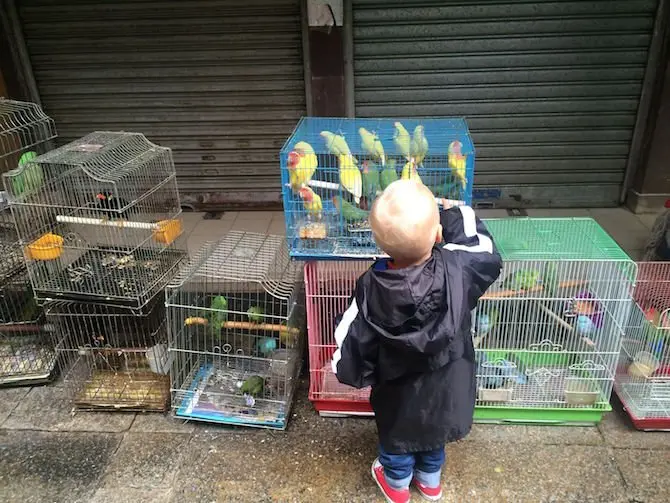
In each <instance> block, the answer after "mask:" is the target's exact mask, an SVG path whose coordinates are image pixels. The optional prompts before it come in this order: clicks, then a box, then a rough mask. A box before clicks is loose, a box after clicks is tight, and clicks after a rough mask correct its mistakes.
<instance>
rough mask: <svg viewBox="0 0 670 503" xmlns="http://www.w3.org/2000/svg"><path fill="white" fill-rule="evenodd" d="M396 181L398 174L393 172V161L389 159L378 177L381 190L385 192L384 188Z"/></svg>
mask: <svg viewBox="0 0 670 503" xmlns="http://www.w3.org/2000/svg"><path fill="white" fill-rule="evenodd" d="M397 179H398V172H397V171H396V170H395V159H389V160H388V161H387V162H386V166H385V167H384V169H383V170H382V172H381V175H380V176H379V181H380V182H381V185H382V190H386V187H388V186H389V185H391V184H392V183H393V182H395V181H396V180H397Z"/></svg>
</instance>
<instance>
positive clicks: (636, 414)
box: [614, 262, 670, 430]
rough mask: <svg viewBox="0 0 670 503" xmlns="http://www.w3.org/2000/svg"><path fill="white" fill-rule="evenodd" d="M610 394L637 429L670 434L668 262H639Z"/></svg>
mask: <svg viewBox="0 0 670 503" xmlns="http://www.w3.org/2000/svg"><path fill="white" fill-rule="evenodd" d="M633 299H634V301H635V305H634V306H633V309H632V310H631V314H630V320H629V321H628V323H627V324H626V327H625V335H624V338H623V342H622V344H621V357H620V359H619V365H618V367H617V373H616V380H615V384H614V386H615V390H616V393H617V395H618V396H619V399H620V400H621V402H622V403H623V405H624V408H625V409H626V411H627V412H628V415H629V416H630V418H631V420H632V422H633V424H634V425H635V427H636V428H638V429H641V430H670V263H668V262H641V263H639V264H638V275H637V283H636V285H635V292H634V294H633Z"/></svg>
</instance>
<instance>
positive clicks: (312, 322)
mask: <svg viewBox="0 0 670 503" xmlns="http://www.w3.org/2000/svg"><path fill="white" fill-rule="evenodd" d="M370 264H371V263H370V262H368V261H344V262H336V261H327V262H308V263H306V264H305V297H306V306H307V340H308V345H309V399H310V400H311V401H312V403H313V404H314V407H315V408H316V410H318V411H319V414H320V415H322V416H342V415H372V408H371V406H370V388H365V389H361V390H359V389H355V388H352V387H351V386H347V385H345V384H342V383H340V382H339V381H338V380H337V376H335V374H334V373H333V370H332V367H331V360H332V358H333V353H334V352H335V350H336V349H337V344H336V343H335V318H336V316H338V315H339V314H342V313H344V311H346V309H347V306H348V304H349V300H350V299H351V295H352V294H353V293H354V288H355V286H356V280H357V279H358V277H359V276H360V275H361V274H363V273H364V272H365V271H366V270H367V269H368V268H369V267H370Z"/></svg>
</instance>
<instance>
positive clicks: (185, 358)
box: [166, 231, 304, 428]
mask: <svg viewBox="0 0 670 503" xmlns="http://www.w3.org/2000/svg"><path fill="white" fill-rule="evenodd" d="M301 279H302V274H301V269H300V267H298V265H297V264H296V263H294V262H292V261H291V260H290V257H289V252H288V246H287V243H286V239H285V238H284V237H280V236H267V235H262V234H252V233H244V232H234V231H233V232H230V233H228V234H227V235H226V236H225V237H224V238H222V239H221V240H220V241H218V242H214V243H207V244H206V245H204V246H203V248H202V249H201V250H200V251H199V252H198V253H197V255H196V256H195V257H194V258H193V259H192V260H191V262H190V263H189V265H188V266H187V267H185V268H184V269H183V270H182V271H181V272H180V274H179V275H178V277H177V278H175V280H174V281H173V282H172V283H171V284H170V285H169V286H168V288H167V291H166V296H167V300H166V306H167V315H168V327H169V328H168V332H169V351H170V354H171V359H172V367H171V380H172V409H173V412H174V414H175V416H176V417H179V418H184V419H195V420H201V421H210V422H217V423H228V424H240V425H247V426H258V427H268V428H285V427H286V423H287V420H288V414H289V409H290V406H291V401H292V397H293V394H294V391H295V387H296V385H297V382H296V381H297V376H298V372H299V371H300V363H301V358H302V339H303V338H302V335H301V334H302V332H303V324H304V304H303V297H302V294H301V293H302V290H301V286H302V285H301Z"/></svg>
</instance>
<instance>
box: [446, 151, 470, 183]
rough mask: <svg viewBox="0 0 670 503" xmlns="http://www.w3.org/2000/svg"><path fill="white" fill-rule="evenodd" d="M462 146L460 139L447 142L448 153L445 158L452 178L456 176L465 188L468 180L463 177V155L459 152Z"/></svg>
mask: <svg viewBox="0 0 670 503" xmlns="http://www.w3.org/2000/svg"><path fill="white" fill-rule="evenodd" d="M462 148H463V144H462V143H461V142H460V141H458V140H454V141H452V142H451V143H450V144H449V154H448V156H447V160H448V163H449V169H451V172H452V173H453V175H454V178H456V179H457V180H458V181H459V182H460V183H461V185H462V186H463V188H465V186H466V185H467V183H468V182H467V180H466V178H465V156H464V155H463V154H462V153H461V149H462Z"/></svg>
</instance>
